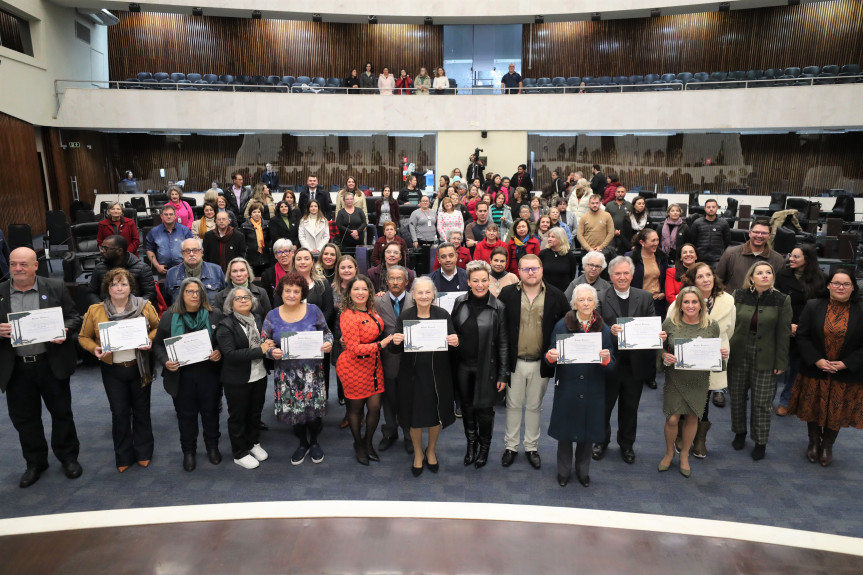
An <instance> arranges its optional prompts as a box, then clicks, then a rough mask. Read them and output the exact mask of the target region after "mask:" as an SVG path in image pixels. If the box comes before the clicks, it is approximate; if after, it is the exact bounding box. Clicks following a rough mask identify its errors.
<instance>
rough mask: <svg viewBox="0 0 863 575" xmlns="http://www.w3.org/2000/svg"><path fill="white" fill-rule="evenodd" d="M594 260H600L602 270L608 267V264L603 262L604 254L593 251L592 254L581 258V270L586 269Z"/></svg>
mask: <svg viewBox="0 0 863 575" xmlns="http://www.w3.org/2000/svg"><path fill="white" fill-rule="evenodd" d="M594 258H599V259H600V260H602V269H605V268H606V267H608V264H607V263H606V262H605V254H604V253H602V252H598V251H595V250H594V251H592V252H587V253H586V254H584V256H583V257H582V258H581V269H587V264H589V263H590V260H592V259H594Z"/></svg>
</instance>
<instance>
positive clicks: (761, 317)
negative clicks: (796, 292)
mask: <svg viewBox="0 0 863 575" xmlns="http://www.w3.org/2000/svg"><path fill="white" fill-rule="evenodd" d="M775 277H776V276H775V274H774V272H773V266H772V265H770V264H769V263H767V262H765V261H760V262H756V263H754V264H752V265H751V266H750V267H749V270H748V271H747V272H746V276H745V277H744V282H743V287H742V288H740V289H737V290H734V307H735V309H736V312H737V317H736V319H735V325H734V335H732V336H731V357H733V358H734V361H732V362H730V363H729V366H728V391H729V392H730V393H731V430H732V431H733V432H734V441H733V442H732V444H731V445H732V447H734V449H735V450H737V451H740V450H741V449H743V448H744V447H746V431H747V429H746V404H747V402H748V401H749V400H750V398H749V396H750V394H751V407H750V409H751V415H750V426H751V428H752V439H753V440H754V441H755V448H754V449H753V450H752V459H754V460H755V461H758V460H760V459H764V454H765V452H766V451H767V440H768V438H769V435H770V415H771V413H772V412H773V398H774V397H775V396H776V376H777V375H781V374H782V372H783V371H785V368H786V367H787V366H788V340H789V339H791V317H792V310H791V298H789V297H788V296H787V295H785V294H783V293H782V292H780V291H778V290H776V289H774V287H773V282H774V278H775Z"/></svg>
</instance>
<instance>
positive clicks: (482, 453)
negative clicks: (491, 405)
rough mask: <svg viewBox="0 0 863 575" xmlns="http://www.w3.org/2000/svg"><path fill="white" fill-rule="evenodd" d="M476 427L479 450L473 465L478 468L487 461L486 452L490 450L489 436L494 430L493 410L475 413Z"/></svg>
mask: <svg viewBox="0 0 863 575" xmlns="http://www.w3.org/2000/svg"><path fill="white" fill-rule="evenodd" d="M475 417H476V423H477V428H478V430H479V452H478V453H477V455H476V461H474V466H475V467H476V468H477V469H479V468H480V467H483V466H484V465H485V464H486V463H488V453H489V450H491V436H492V432H493V431H494V411H491V410H488V411H487V412H485V411H483V412H479V413H475Z"/></svg>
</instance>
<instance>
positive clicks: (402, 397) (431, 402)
mask: <svg viewBox="0 0 863 575" xmlns="http://www.w3.org/2000/svg"><path fill="white" fill-rule="evenodd" d="M416 319H419V317H418V316H417V308H416V307H409V308H408V309H406V310H404V311H403V312H402V313H401V315H400V316H399V318H398V319H397V320H396V329H395V333H403V332H404V321H405V320H416ZM428 319H445V320H446V322H447V333H448V334H454V333H455V327H454V326H453V323H452V319H451V318H450V315H449V314H448V313H447V312H446V310H445V309H443V308H440V307H438V306H436V305H433V306H431V307H430V309H429V318H428ZM403 351H404V345H394V346H393V352H394V353H401V356H402V357H401V364H400V366H399V377H398V381H399V387H398V390H399V395H398V397H399V424H400V425H403V426H404V427H414V428H423V427H434V426H436V425H441V426H443V427H446V426H448V425H451V424H452V423H453V422H455V411H454V410H453V380H452V371H451V369H450V362H449V352H448V351H445V352H440V351H437V352H435V351H429V352H417V353H403Z"/></svg>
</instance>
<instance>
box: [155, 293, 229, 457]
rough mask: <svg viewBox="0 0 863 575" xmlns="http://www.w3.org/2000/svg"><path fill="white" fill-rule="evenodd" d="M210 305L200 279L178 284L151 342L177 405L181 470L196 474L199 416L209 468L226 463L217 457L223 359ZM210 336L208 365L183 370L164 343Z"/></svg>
mask: <svg viewBox="0 0 863 575" xmlns="http://www.w3.org/2000/svg"><path fill="white" fill-rule="evenodd" d="M212 311H213V308H212V307H210V302H209V301H208V300H207V292H206V290H205V289H204V284H203V283H201V280H199V279H198V278H186V279H184V280H183V282H182V283H181V284H180V289H179V291H178V293H177V298H176V300H175V301H174V303H173V305H172V306H171V308H170V309H169V310H168V311H166V312H165V313H164V314H163V315H162V318H161V319H160V320H159V328H158V329H157V330H156V337H155V339H154V340H153V353H154V354H155V356H156V362H157V363H158V364H159V365H161V366H162V368H163V369H162V379H163V380H164V384H165V391H167V392H168V394H169V395H170V396H171V397H172V398H173V399H174V409H175V410H176V411H177V423H178V425H179V427H180V447H181V448H182V449H183V469H185V470H186V471H194V469H195V466H196V461H195V454H196V452H197V447H198V445H197V444H198V416H200V418H201V425H202V427H203V428H204V445H205V446H206V448H207V457H208V458H209V459H210V463H212V464H213V465H218V464H219V463H221V462H222V454H221V452H220V451H219V435H220V434H219V399H220V397H221V390H220V385H219V378H218V375H217V374H218V365H217V364H218V362H219V361H220V360H221V359H222V354H221V352H220V351H219V350H218V348H217V347H216V345H215V337H214V336H213V332H214V331H215V329H216V322H215V321H214V318H213V317H211V315H210V312H212ZM203 330H206V331H207V332H208V333H209V336H210V343H211V344H212V346H213V352H212V353H211V354H210V356H209V357H208V358H207V359H208V361H202V362H197V363H190V364H186V365H181V364H180V362H179V361H177V358H176V357H174V356H173V355H169V354H168V350H167V348H166V346H165V339H167V338H171V337H176V336H180V335H185V334H189V333H192V332H196V331H203Z"/></svg>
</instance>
